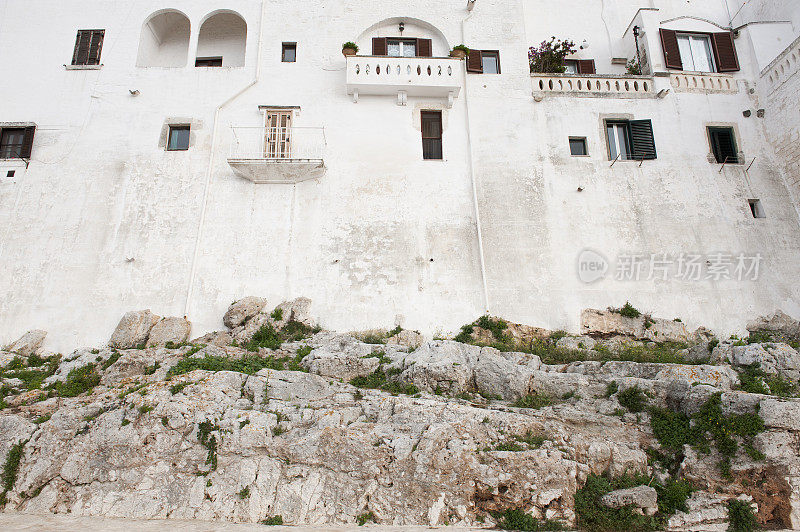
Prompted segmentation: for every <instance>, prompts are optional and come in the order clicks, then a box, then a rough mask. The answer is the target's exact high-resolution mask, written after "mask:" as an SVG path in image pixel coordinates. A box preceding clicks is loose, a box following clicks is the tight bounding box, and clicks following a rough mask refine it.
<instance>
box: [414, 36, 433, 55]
mask: <svg viewBox="0 0 800 532" xmlns="http://www.w3.org/2000/svg"><path fill="white" fill-rule="evenodd" d="M432 56H433V41H431V40H430V39H417V57H432Z"/></svg>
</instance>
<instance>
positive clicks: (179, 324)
mask: <svg viewBox="0 0 800 532" xmlns="http://www.w3.org/2000/svg"><path fill="white" fill-rule="evenodd" d="M191 332H192V324H191V323H189V321H187V320H186V319H185V318H164V319H163V320H161V321H159V322H158V323H156V324H155V325H154V326H153V328H152V329H150V334H149V335H148V337H147V347H153V346H163V345H166V344H167V343H173V344H182V343H184V342H185V341H186V340H188V339H189V333H191Z"/></svg>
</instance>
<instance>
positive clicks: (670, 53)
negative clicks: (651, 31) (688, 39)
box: [658, 29, 683, 70]
mask: <svg viewBox="0 0 800 532" xmlns="http://www.w3.org/2000/svg"><path fill="white" fill-rule="evenodd" d="M658 31H659V32H660V33H661V47H662V48H663V49H664V64H665V65H666V67H667V68H674V69H676V70H683V61H681V49H680V47H679V46H678V34H677V32H674V31H672V30H665V29H660V30H658Z"/></svg>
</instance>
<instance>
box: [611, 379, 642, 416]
mask: <svg viewBox="0 0 800 532" xmlns="http://www.w3.org/2000/svg"><path fill="white" fill-rule="evenodd" d="M617 401H619V404H620V405H621V406H623V407H625V408H626V409H628V411H629V412H634V413H636V412H642V411H643V410H644V409H645V407H646V406H647V396H646V395H645V394H644V392H643V391H642V390H641V388H639V387H638V386H631V387H630V388H626V389H624V390H622V391H621V392H619V393H618V394H617Z"/></svg>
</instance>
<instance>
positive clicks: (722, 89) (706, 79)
mask: <svg viewBox="0 0 800 532" xmlns="http://www.w3.org/2000/svg"><path fill="white" fill-rule="evenodd" d="M669 82H670V85H671V86H672V89H673V90H674V91H675V92H697V93H703V94H713V93H719V94H736V93H737V92H739V85H738V84H737V83H736V79H735V78H734V77H733V76H730V75H728V74H717V73H714V72H670V74H669Z"/></svg>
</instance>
